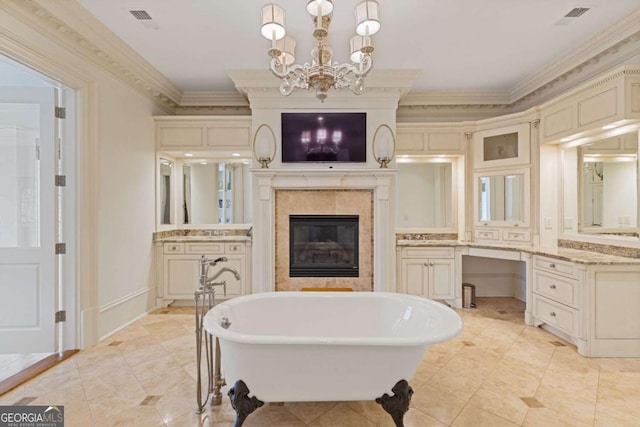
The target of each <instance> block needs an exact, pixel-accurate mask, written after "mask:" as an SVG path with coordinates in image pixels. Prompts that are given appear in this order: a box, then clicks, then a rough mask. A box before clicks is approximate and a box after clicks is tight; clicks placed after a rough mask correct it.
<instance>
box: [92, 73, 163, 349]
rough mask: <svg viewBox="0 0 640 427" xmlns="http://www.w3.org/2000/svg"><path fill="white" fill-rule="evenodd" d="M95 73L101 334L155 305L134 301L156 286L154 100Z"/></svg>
mask: <svg viewBox="0 0 640 427" xmlns="http://www.w3.org/2000/svg"><path fill="white" fill-rule="evenodd" d="M95 76H96V77H101V78H100V79H99V89H98V103H99V116H98V122H99V164H98V171H99V191H98V192H97V197H98V230H99V232H98V263H99V264H98V265H99V274H98V295H99V297H98V303H99V307H100V314H101V318H100V324H99V336H101V337H102V336H104V335H107V334H109V333H110V332H111V331H113V330H114V329H117V328H118V327H120V326H121V325H122V324H124V323H126V322H127V321H128V320H131V319H133V318H135V317H137V316H139V315H140V314H142V313H144V312H146V311H147V310H148V309H150V308H151V307H150V306H149V305H146V306H145V305H138V304H132V302H133V300H134V299H135V298H138V297H139V298H140V299H142V300H146V298H147V297H149V293H153V292H154V289H155V284H154V278H153V275H152V272H153V264H152V261H153V259H152V244H151V237H152V234H153V232H154V231H155V214H154V212H155V146H154V124H153V120H152V119H151V116H152V114H153V108H152V106H151V105H150V103H149V102H148V101H147V100H146V99H144V98H142V97H141V96H138V95H137V94H136V93H133V91H132V90H131V89H129V88H128V87H126V86H124V85H122V84H121V83H120V82H118V81H116V80H115V79H112V78H109V77H108V76H100V75H99V74H95ZM152 300H153V301H155V294H154V295H153V298H150V299H149V301H152ZM114 304H115V305H114ZM130 304H132V307H130V308H126V307H127V305H130ZM116 313H117V315H116Z"/></svg>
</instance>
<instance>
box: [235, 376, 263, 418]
mask: <svg viewBox="0 0 640 427" xmlns="http://www.w3.org/2000/svg"><path fill="white" fill-rule="evenodd" d="M227 395H228V396H229V399H230V400H231V407H232V408H233V410H234V411H236V422H235V424H234V425H233V427H240V426H241V425H242V424H243V423H244V421H245V420H246V419H247V417H248V416H249V414H251V413H252V412H253V411H255V410H256V409H258V408H259V407H261V406H262V405H264V402H263V401H261V400H259V399H258V398H257V397H255V396H252V397H249V387H247V385H246V384H245V383H244V381H242V380H238V381H236V383H235V384H234V385H233V387H231V388H230V389H229V393H227Z"/></svg>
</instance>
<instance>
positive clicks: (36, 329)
mask: <svg viewBox="0 0 640 427" xmlns="http://www.w3.org/2000/svg"><path fill="white" fill-rule="evenodd" d="M55 101H56V90H55V89H54V88H45V87H42V88H40V87H38V88H19V87H0V353H47V352H54V351H56V348H55V346H56V344H55V343H56V335H55V319H54V316H55V307H56V280H55V277H56V270H55V225H56V214H55V212H56V206H55V198H54V194H55V191H54V190H55V188H54V174H55V168H54V164H55V156H54V153H55V149H54V147H55V145H56V144H55V142H56V137H57V130H56V119H55V114H54V113H55V111H54V108H55Z"/></svg>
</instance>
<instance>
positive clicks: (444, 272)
mask: <svg viewBox="0 0 640 427" xmlns="http://www.w3.org/2000/svg"><path fill="white" fill-rule="evenodd" d="M454 268H455V266H454V260H452V259H430V260H429V261H428V267H427V270H428V271H429V280H428V282H429V293H428V297H429V298H431V299H454V297H455V294H454V289H453V288H454V287H453V276H454Z"/></svg>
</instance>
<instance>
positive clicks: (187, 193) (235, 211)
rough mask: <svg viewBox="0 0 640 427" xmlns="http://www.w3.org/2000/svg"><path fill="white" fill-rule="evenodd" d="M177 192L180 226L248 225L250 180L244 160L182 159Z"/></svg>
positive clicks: (247, 165) (249, 216)
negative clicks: (179, 192)
mask: <svg viewBox="0 0 640 427" xmlns="http://www.w3.org/2000/svg"><path fill="white" fill-rule="evenodd" d="M180 189H181V197H180V206H179V209H178V210H179V212H180V214H179V217H180V219H181V221H182V224H190V225H211V224H246V223H249V222H251V177H250V176H249V162H248V161H247V160H242V159H239V160H238V161H221V160H216V159H198V160H184V161H183V162H182V173H181V177H180Z"/></svg>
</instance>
